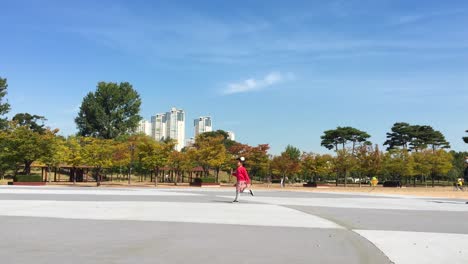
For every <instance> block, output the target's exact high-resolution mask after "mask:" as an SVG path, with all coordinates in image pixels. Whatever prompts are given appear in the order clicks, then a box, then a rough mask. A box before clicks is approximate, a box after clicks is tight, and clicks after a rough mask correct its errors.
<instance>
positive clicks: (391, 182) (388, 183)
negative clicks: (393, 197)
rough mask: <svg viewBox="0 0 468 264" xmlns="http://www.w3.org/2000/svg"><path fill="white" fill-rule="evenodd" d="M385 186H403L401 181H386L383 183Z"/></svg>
mask: <svg viewBox="0 0 468 264" xmlns="http://www.w3.org/2000/svg"><path fill="white" fill-rule="evenodd" d="M383 187H401V182H400V181H386V182H384V183H383Z"/></svg>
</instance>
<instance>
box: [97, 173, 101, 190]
mask: <svg viewBox="0 0 468 264" xmlns="http://www.w3.org/2000/svg"><path fill="white" fill-rule="evenodd" d="M96 186H97V187H99V186H101V174H100V169H97V170H96Z"/></svg>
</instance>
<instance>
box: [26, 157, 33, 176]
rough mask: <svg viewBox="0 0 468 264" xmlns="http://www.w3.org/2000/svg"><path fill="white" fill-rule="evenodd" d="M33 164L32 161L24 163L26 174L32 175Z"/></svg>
mask: <svg viewBox="0 0 468 264" xmlns="http://www.w3.org/2000/svg"><path fill="white" fill-rule="evenodd" d="M32 163H33V162H32V161H30V160H25V161H24V174H26V175H30V174H31V164H32Z"/></svg>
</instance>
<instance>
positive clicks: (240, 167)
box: [232, 157, 254, 203]
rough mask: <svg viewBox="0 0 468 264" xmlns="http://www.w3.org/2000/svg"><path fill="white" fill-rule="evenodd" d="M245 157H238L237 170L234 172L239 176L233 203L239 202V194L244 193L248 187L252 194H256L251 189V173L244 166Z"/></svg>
mask: <svg viewBox="0 0 468 264" xmlns="http://www.w3.org/2000/svg"><path fill="white" fill-rule="evenodd" d="M244 162H245V158H244V157H240V158H238V159H237V170H236V172H234V173H233V175H234V176H235V177H236V178H237V183H236V198H234V201H232V202H233V203H237V202H239V194H240V193H243V192H244V190H246V189H248V190H249V193H250V195H252V196H253V195H254V194H253V192H252V190H251V189H250V187H251V185H252V183H251V181H250V177H249V174H248V173H247V170H246V169H245V167H244Z"/></svg>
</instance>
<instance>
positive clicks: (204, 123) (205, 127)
mask: <svg viewBox="0 0 468 264" xmlns="http://www.w3.org/2000/svg"><path fill="white" fill-rule="evenodd" d="M193 126H194V128H195V137H197V136H198V135H200V134H202V133H205V132H211V131H213V125H212V122H211V117H209V116H201V117H199V118H197V119H195V120H194V121H193Z"/></svg>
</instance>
